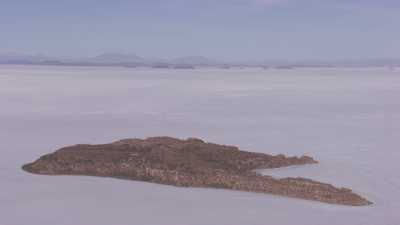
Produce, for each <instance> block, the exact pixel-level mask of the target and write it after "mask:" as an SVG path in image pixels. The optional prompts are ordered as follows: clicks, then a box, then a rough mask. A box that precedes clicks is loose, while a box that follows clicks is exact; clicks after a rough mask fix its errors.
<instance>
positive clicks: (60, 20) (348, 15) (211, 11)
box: [0, 0, 400, 61]
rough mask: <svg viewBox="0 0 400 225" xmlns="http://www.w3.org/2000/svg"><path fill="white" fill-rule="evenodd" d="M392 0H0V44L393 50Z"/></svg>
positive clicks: (95, 51) (366, 54)
mask: <svg viewBox="0 0 400 225" xmlns="http://www.w3.org/2000/svg"><path fill="white" fill-rule="evenodd" d="M399 11H400V2H398V1H394V0H385V1H379V2H378V1H372V0H366V1H359V0H351V1H344V0H339V1H323V2H322V1H315V0H304V1H298V0H221V1H218V2H214V1H208V0H205V1H204V0H203V1H200V0H190V1H188V0H187V1H182V0H165V1H159V0H149V1H127V0H119V1H113V2H99V1H92V0H91V1H89V0H84V1H77V0H71V1H57V2H55V1H50V0H39V1H34V2H27V1H20V0H16V1H6V2H5V3H4V4H2V7H1V8H0V25H1V28H0V32H1V33H2V35H1V36H0V52H1V53H6V52H16V53H23V54H38V53H40V54H45V55H49V56H57V57H59V56H64V57H90V56H95V55H99V54H102V53H105V52H118V53H129V54H132V53H134V54H137V55H139V56H143V57H145V58H151V57H160V58H169V59H170V58H178V57H182V56H205V57H208V58H211V59H216V60H224V61H255V60H257V61H259V60H299V61H301V60H328V61H329V60H343V59H375V58H400V43H399V42H398V40H399V39H400V31H399V29H396V27H397V23H398V22H397V21H400V13H399Z"/></svg>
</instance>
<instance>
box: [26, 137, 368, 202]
mask: <svg viewBox="0 0 400 225" xmlns="http://www.w3.org/2000/svg"><path fill="white" fill-rule="evenodd" d="M311 163H317V162H316V161H315V160H314V159H313V158H311V157H309V156H302V157H286V156H284V155H276V156H273V155H268V154H263V153H254V152H247V151H242V150H240V149H238V148H237V147H234V146H226V145H218V144H213V143H206V142H204V141H203V140H200V139H196V138H189V139H186V140H181V139H176V138H171V137H152V138H147V139H124V140H120V141H116V142H113V143H110V144H100V145H82V144H80V145H73V146H69V147H64V148H61V149H59V150H57V151H56V152H54V153H51V154H48V155H44V156H42V157H40V158H39V159H38V160H36V161H35V162H32V163H29V164H26V165H24V166H23V167H22V168H23V169H24V170H25V171H28V172H31V173H35V174H46V175H89V176H102V177H115V178H122V179H131V180H138V181H147V182H153V183H159V184H166V185H174V186H179V187H212V188H225V189H231V190H240V191H249V192H258V193H268V194H275V195H281V196H287V197H294V198H301V199H307V200H315V201H320V202H325V203H331V204H342V205H351V206H362V205H369V204H372V203H371V202H370V201H368V200H367V199H365V198H363V197H361V196H359V195H357V194H355V193H354V192H352V190H351V189H348V188H337V187H334V186H332V185H330V184H326V183H321V182H317V181H313V180H310V179H305V178H283V179H277V178H273V177H271V176H265V175H261V174H258V173H256V172H254V170H256V169H268V168H279V167H286V166H291V165H303V164H311Z"/></svg>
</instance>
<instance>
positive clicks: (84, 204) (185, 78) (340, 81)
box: [0, 66, 400, 225]
mask: <svg viewBox="0 0 400 225" xmlns="http://www.w3.org/2000/svg"><path fill="white" fill-rule="evenodd" d="M158 135H170V136H176V137H181V138H186V137H191V136H194V137H200V138H204V139H205V140H207V141H211V142H217V143H223V144H232V145H237V146H239V147H241V148H242V149H244V150H251V151H259V152H266V153H274V154H275V153H285V154H289V155H302V154H309V155H312V156H314V157H315V158H316V159H318V160H319V161H320V164H319V165H312V166H303V167H292V168H284V169H278V170H272V171H264V173H270V174H273V175H275V176H305V177H310V178H316V179H318V180H321V181H326V182H331V183H333V184H336V185H338V186H346V187H350V188H352V189H354V190H355V191H356V192H358V193H360V194H362V195H364V196H366V197H368V198H369V199H370V200H372V201H373V202H374V203H375V204H374V205H372V206H368V207H347V206H336V205H328V204H323V203H318V202H311V201H305V200H297V199H290V198H284V197H278V196H272V195H266V194H254V193H246V192H237V191H226V190H214V189H194V188H176V187H171V186H163V185H156V184H149V183H144V182H134V181H125V180H118V179H111V178H94V177H72V176H40V175H33V174H28V173H25V172H23V171H22V170H21V169H20V166H21V165H22V164H24V163H26V162H30V161H32V160H35V159H36V158H38V157H39V156H40V155H42V154H45V153H49V152H52V151H54V150H56V149H58V148H60V147H62V146H65V145H71V144H76V143H106V142H110V141H113V140H116V139H121V138H129V137H147V136H158ZM399 143H400V71H399V70H394V71H393V70H392V71H391V70H389V69H385V68H381V69H296V70H262V69H245V70H239V69H232V70H217V69H199V70H193V71H192V70H155V69H127V68H84V67H42V66H0V224H2V225H25V224H29V225H94V224H96V225H103V224H104V225H128V224H129V225H131V224H138V225H146V224H149V225H150V224H151V225H157V224H167V225H172V224H173V225H180V224H185V225H192V224H199V225H200V224H201V225H203V224H210V225H236V224H246V225H257V224H259V225H265V224H271V225H282V224H287V225H325V224H326V225H344V224H346V225H356V224H358V225H376V224H382V225H397V224H400V213H399V209H400V173H399V172H398V171H399V170H400V149H399V147H400V144H399Z"/></svg>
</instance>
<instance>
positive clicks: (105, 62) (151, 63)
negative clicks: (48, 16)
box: [0, 53, 400, 69]
mask: <svg viewBox="0 0 400 225" xmlns="http://www.w3.org/2000/svg"><path fill="white" fill-rule="evenodd" d="M0 64H28V65H66V66H126V67H136V66H147V67H154V68H182V69H188V68H194V67H204V66H212V67H219V68H225V69H227V68H229V67H231V66H240V67H241V66H261V67H264V68H269V67H275V68H278V69H292V68H294V67H336V66H345V67H355V66H357V67H358V66H359V67H372V66H389V67H400V59H391V58H386V59H385V58H377V59H363V60H362V59H360V60H337V61H311V60H310V61H277V60H276V61H259V62H245V63H240V62H235V63H226V62H221V61H217V60H213V59H209V58H207V57H204V56H186V57H179V58H175V59H160V58H144V57H140V56H138V55H135V54H122V53H104V54H101V55H97V56H94V57H87V58H73V57H49V56H46V55H42V54H36V55H28V54H17V53H6V54H1V53H0Z"/></svg>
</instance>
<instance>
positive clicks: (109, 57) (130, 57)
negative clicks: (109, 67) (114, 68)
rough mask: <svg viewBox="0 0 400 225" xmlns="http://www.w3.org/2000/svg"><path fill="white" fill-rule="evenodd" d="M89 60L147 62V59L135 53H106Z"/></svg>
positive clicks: (97, 61) (94, 61)
mask: <svg viewBox="0 0 400 225" xmlns="http://www.w3.org/2000/svg"><path fill="white" fill-rule="evenodd" d="M87 61H89V62H92V63H145V62H146V60H145V59H144V58H142V57H139V56H137V55H135V54H121V53H104V54H101V55H98V56H95V57H93V58H89V59H88V60H87Z"/></svg>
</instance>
